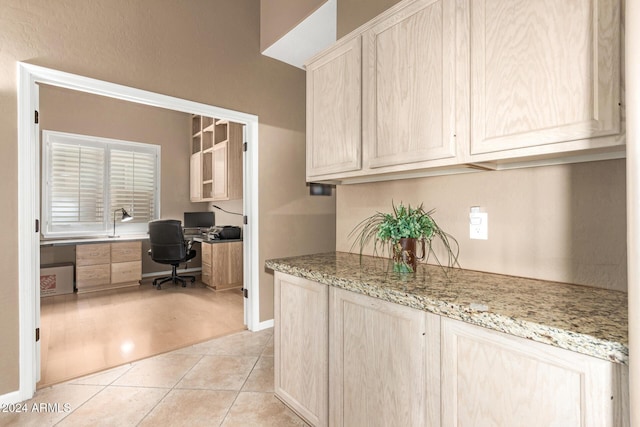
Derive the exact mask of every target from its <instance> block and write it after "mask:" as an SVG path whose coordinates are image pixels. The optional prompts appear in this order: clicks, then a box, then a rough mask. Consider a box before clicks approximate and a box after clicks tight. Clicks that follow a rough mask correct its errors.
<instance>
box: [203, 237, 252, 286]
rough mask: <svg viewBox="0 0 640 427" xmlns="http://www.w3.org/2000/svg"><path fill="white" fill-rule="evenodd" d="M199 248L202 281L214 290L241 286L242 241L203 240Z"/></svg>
mask: <svg viewBox="0 0 640 427" xmlns="http://www.w3.org/2000/svg"><path fill="white" fill-rule="evenodd" d="M201 248H202V279H201V280H202V283H204V284H205V285H207V286H209V287H211V288H213V289H215V290H222V289H230V288H239V287H242V285H243V277H244V276H243V261H242V242H218V243H204V242H203V243H202V245H201Z"/></svg>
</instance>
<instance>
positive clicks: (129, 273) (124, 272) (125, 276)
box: [111, 261, 142, 284]
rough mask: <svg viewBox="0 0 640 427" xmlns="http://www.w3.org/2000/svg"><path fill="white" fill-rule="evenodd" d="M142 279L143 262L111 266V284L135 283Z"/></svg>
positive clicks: (118, 263) (129, 262)
mask: <svg viewBox="0 0 640 427" xmlns="http://www.w3.org/2000/svg"><path fill="white" fill-rule="evenodd" d="M140 279H142V261H128V262H116V263H113V264H111V283H112V284H117V283H135V282H140Z"/></svg>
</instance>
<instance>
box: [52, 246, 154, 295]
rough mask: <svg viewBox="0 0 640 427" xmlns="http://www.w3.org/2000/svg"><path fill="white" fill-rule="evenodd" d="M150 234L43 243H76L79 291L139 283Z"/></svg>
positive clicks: (136, 284)
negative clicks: (143, 254)
mask: <svg viewBox="0 0 640 427" xmlns="http://www.w3.org/2000/svg"><path fill="white" fill-rule="evenodd" d="M148 238H149V236H148V235H130V236H122V237H114V238H109V237H104V236H103V237H95V238H86V239H58V240H41V241H40V246H41V247H50V246H70V245H74V246H76V257H75V281H76V288H77V290H78V292H79V293H81V292H92V291H100V290H106V289H115V288H123V287H129V286H138V285H139V284H140V280H141V279H142V241H143V240H147V239H148Z"/></svg>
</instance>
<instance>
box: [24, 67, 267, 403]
mask: <svg viewBox="0 0 640 427" xmlns="http://www.w3.org/2000/svg"><path fill="white" fill-rule="evenodd" d="M39 83H44V84H48V85H51V86H58V87H62V88H66V89H71V90H77V91H80V92H86V93H91V94H95V95H102V96H107V97H111V98H116V99H120V100H124V101H130V102H135V103H140V104H144V105H149V106H155V107H160V108H165V109H169V110H175V111H180V112H185V113H190V114H200V115H207V116H214V117H221V118H225V119H228V120H230V121H234V122H238V123H241V124H243V125H244V129H245V131H244V133H245V135H244V136H245V141H246V142H247V145H248V147H249V149H248V150H247V151H246V153H245V156H244V161H243V163H244V184H243V187H244V194H245V197H244V201H243V210H244V213H245V215H246V216H247V220H246V225H245V229H244V242H245V244H244V249H243V256H244V260H245V262H244V266H243V268H244V277H245V279H244V287H245V289H246V293H245V295H246V296H247V298H245V300H244V316H245V324H246V325H247V327H248V328H249V330H252V331H255V330H258V329H259V327H260V325H259V323H258V308H259V301H258V295H259V292H258V291H259V289H258V286H259V285H258V280H257V279H258V273H259V269H258V256H257V255H258V221H257V220H258V216H257V212H258V191H257V190H258V174H257V165H258V162H257V160H258V159H257V143H258V118H257V116H254V115H250V114H246V113H241V112H237V111H233V110H227V109H222V108H219V107H215V106H211V105H206V104H200V103H196V102H192V101H187V100H184V99H180V98H174V97H170V96H166V95H161V94H157V93H153V92H148V91H143V90H140V89H134V88H130V87H126V86H121V85H117V84H113V83H108V82H104V81H100V80H95V79H90V78H87V77H82V76H77V75H74V74H69V73H64V72H60V71H56V70H51V69H48V68H44V67H39V66H35V65H31V64H25V63H18V170H19V172H18V183H19V192H20V194H21V195H26V196H21V197H20V199H19V206H18V214H19V230H18V231H19V306H20V307H19V308H20V319H19V321H20V339H19V346H20V390H19V399H20V400H25V399H28V398H31V397H32V396H33V393H34V392H35V387H36V382H37V380H38V376H39V372H40V367H39V359H40V354H39V350H40V348H39V345H40V344H39V342H36V341H34V339H33V337H34V333H33V331H34V330H36V331H37V330H38V328H39V324H40V319H39V315H40V289H39V268H40V254H39V247H40V246H39V230H40V223H39V218H40V200H39V191H38V189H39V185H40V180H39V175H40V174H39V127H38V121H37V111H38V108H39V93H38V84H39ZM36 335H37V333H36Z"/></svg>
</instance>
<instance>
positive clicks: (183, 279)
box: [153, 264, 196, 290]
mask: <svg viewBox="0 0 640 427" xmlns="http://www.w3.org/2000/svg"><path fill="white" fill-rule="evenodd" d="M178 265H179V264H172V265H171V276H169V277H158V278H157V279H153V287H154V288H156V289H157V290H160V289H162V286H161V285H162V284H163V283H166V282H173V283H175V284H177V283H178V282H180V283H182V287H183V288H186V287H187V279H189V280H190V281H191V283H193V282H195V281H196V277H195V276H179V275H178Z"/></svg>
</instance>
